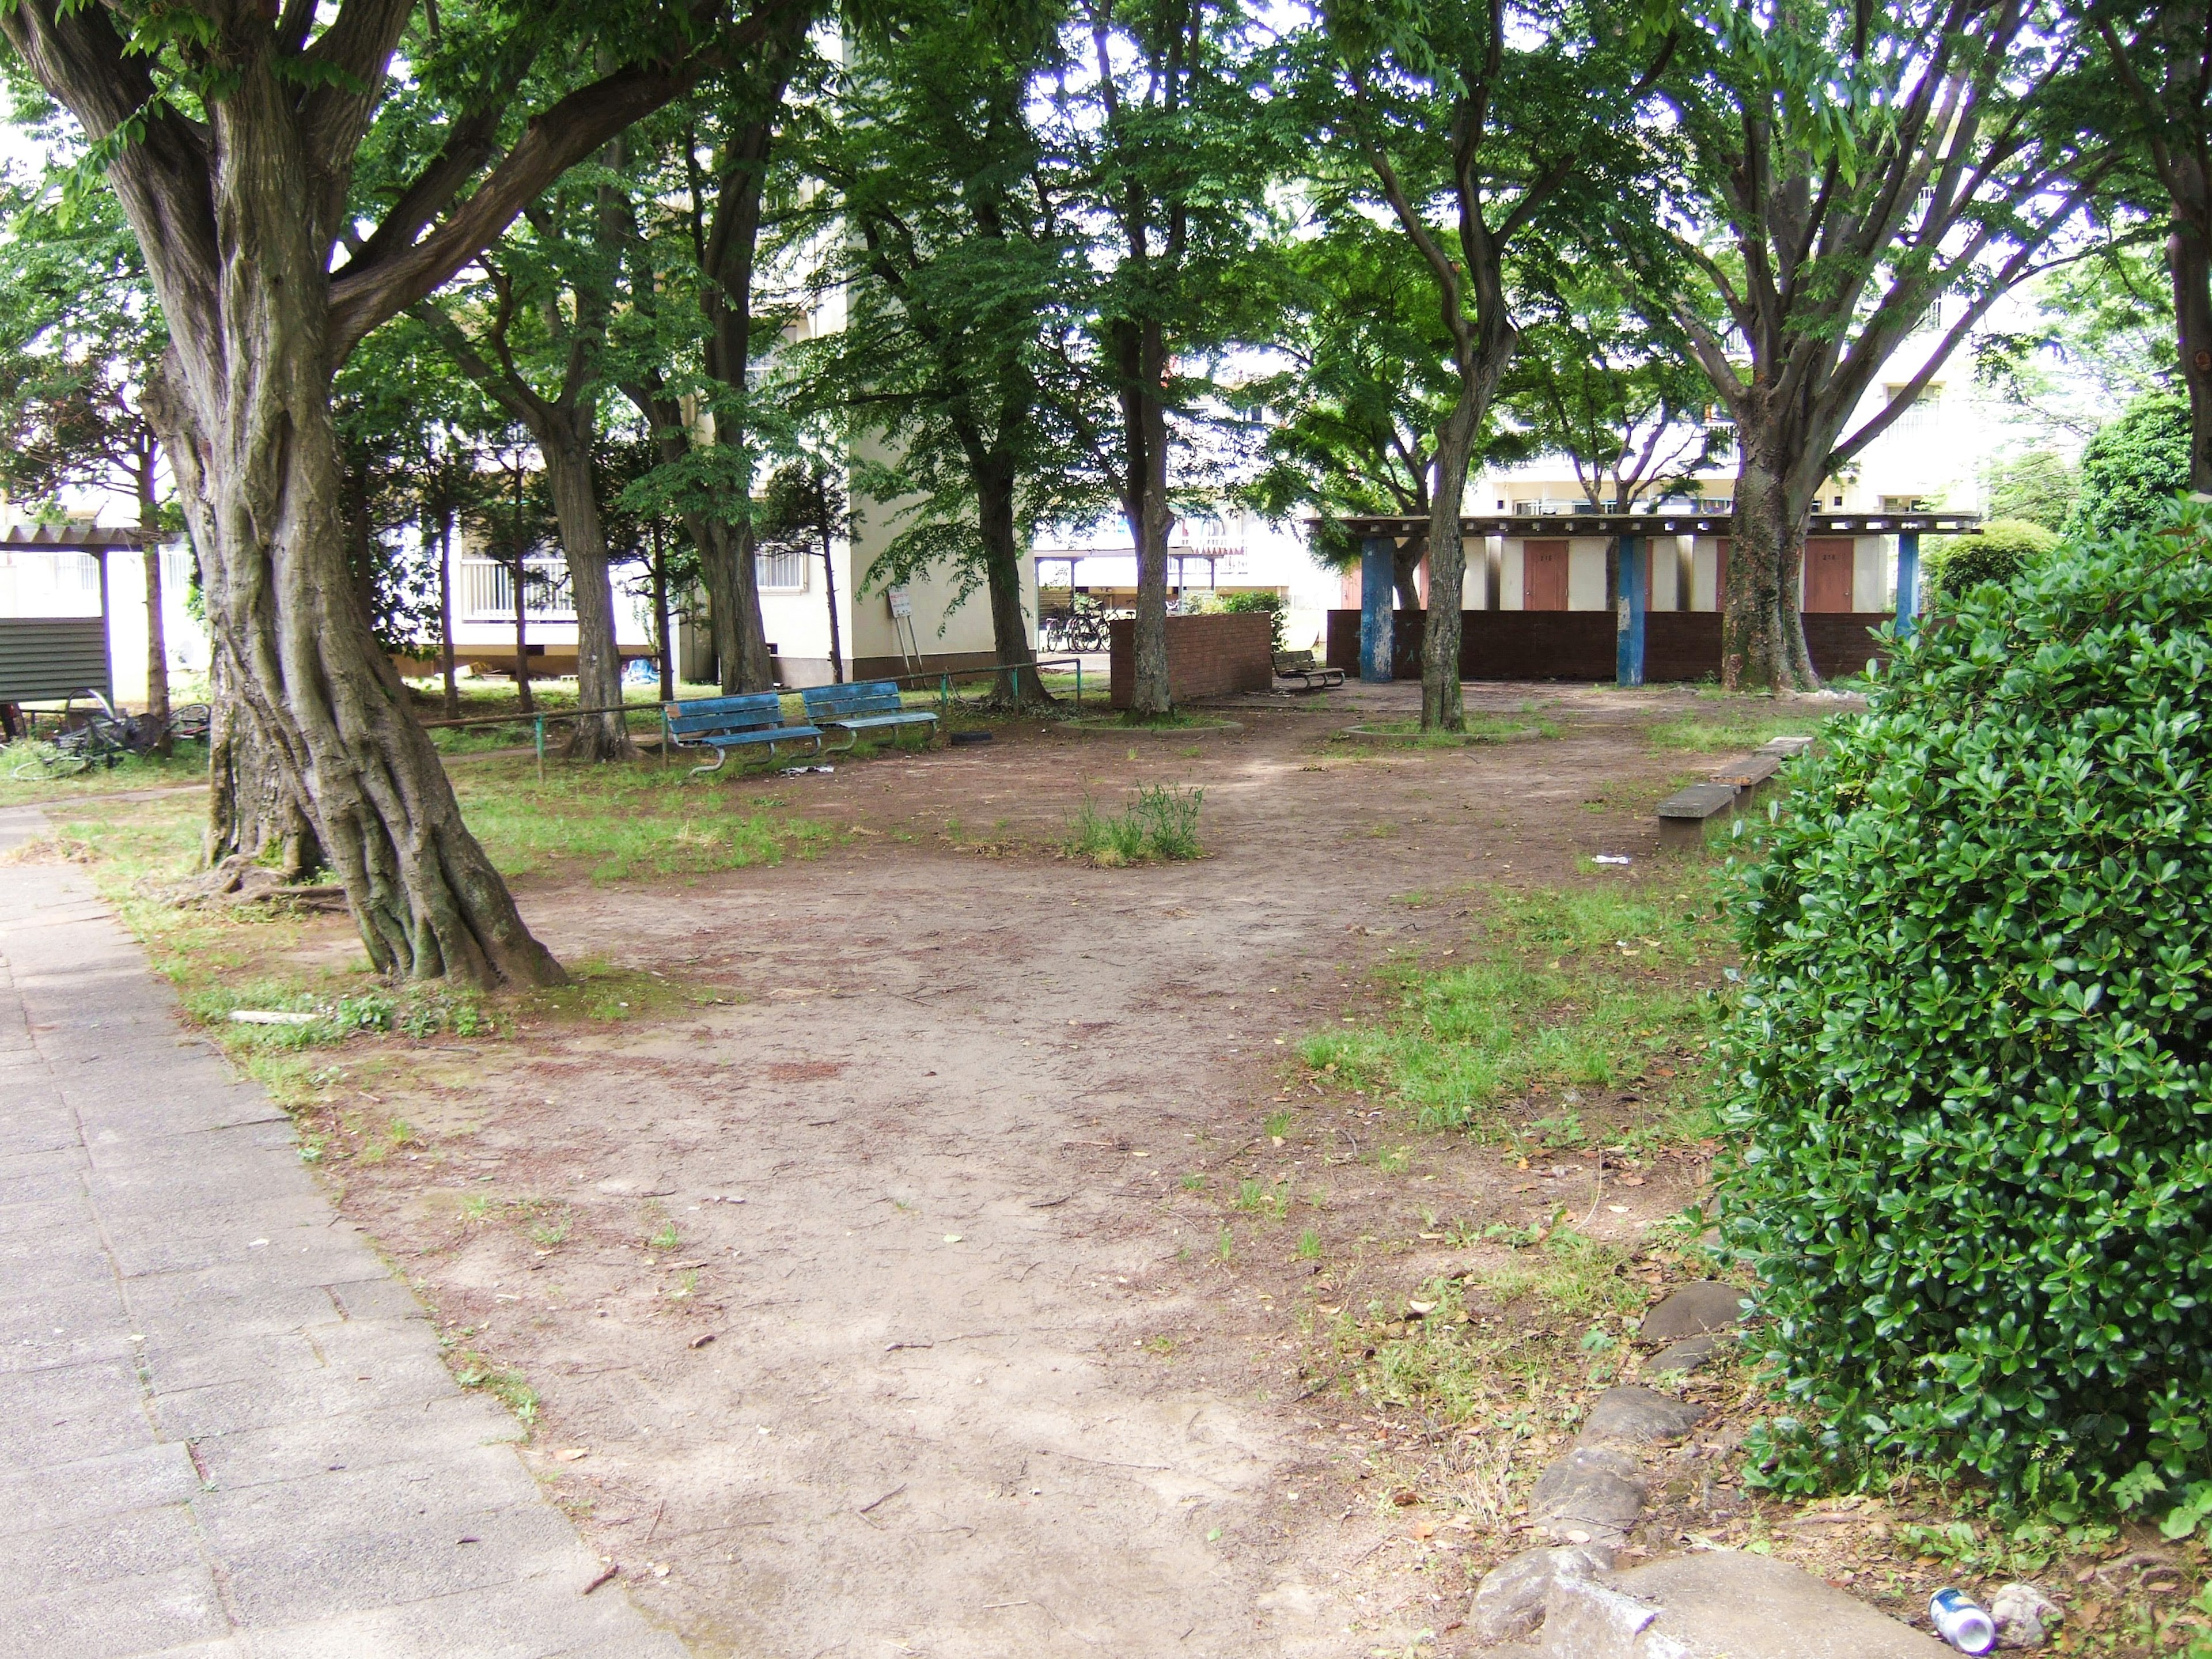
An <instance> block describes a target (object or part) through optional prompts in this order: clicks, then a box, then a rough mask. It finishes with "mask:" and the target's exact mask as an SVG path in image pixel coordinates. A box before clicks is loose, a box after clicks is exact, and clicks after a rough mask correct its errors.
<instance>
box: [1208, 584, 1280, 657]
mask: <svg viewBox="0 0 2212 1659" xmlns="http://www.w3.org/2000/svg"><path fill="white" fill-rule="evenodd" d="M1209 608H1210V609H1212V610H1215V611H1225V612H1227V613H1228V614H1230V615H1231V616H1244V615H1249V614H1251V613H1252V612H1255V611H1258V612H1261V613H1262V614H1264V615H1265V616H1266V617H1267V648H1268V649H1269V650H1271V651H1280V650H1281V649H1282V648H1283V618H1284V617H1285V616H1286V615H1287V614H1288V613H1289V611H1290V606H1289V605H1288V604H1287V603H1286V602H1285V599H1284V598H1283V596H1282V595H1281V594H1280V593H1278V592H1275V590H1274V589H1273V588H1272V587H1263V588H1260V589H1258V590H1256V591H1255V592H1249V593H1221V594H1217V595H1216V596H1215V597H1214V599H1213V603H1212V605H1211V606H1210V607H1209Z"/></svg>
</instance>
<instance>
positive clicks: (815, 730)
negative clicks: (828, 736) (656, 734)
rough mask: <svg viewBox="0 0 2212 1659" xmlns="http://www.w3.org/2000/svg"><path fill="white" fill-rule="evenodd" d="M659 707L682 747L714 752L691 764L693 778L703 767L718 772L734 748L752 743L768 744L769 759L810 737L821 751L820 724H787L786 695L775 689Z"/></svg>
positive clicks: (817, 751) (814, 751)
mask: <svg viewBox="0 0 2212 1659" xmlns="http://www.w3.org/2000/svg"><path fill="white" fill-rule="evenodd" d="M660 712H661V714H662V716H663V717H664V718H665V720H667V721H668V736H669V740H670V741H671V742H672V743H674V744H676V745H677V746H678V748H680V749H712V750H714V763H713V764H711V765H708V766H695V767H693V768H692V769H691V775H693V776H694V777H696V776H697V775H699V774H700V773H702V772H719V771H720V770H721V769H722V763H723V762H724V761H726V760H727V759H728V758H729V757H730V750H732V749H742V748H744V747H745V746H746V745H747V744H756V743H758V744H767V745H768V752H769V759H771V760H773V759H774V758H775V746H776V744H779V743H799V742H803V741H811V743H812V744H813V745H814V747H813V749H812V750H810V751H809V752H810V753H812V754H817V755H818V754H820V753H821V752H822V728H821V727H820V726H787V725H785V724H784V720H783V699H782V698H781V697H780V696H777V695H776V694H775V692H773V691H754V692H749V693H747V694H746V695H745V696H741V697H695V698H694V699H692V700H691V701H690V702H668V703H663V704H662V705H661V706H660Z"/></svg>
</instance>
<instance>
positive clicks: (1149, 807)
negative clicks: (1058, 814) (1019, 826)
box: [1066, 783, 1206, 866]
mask: <svg viewBox="0 0 2212 1659" xmlns="http://www.w3.org/2000/svg"><path fill="white" fill-rule="evenodd" d="M1205 799H1206V791H1204V790H1203V789H1186V788H1183V787H1181V786H1179V785H1176V784H1172V783H1148V784H1145V785H1142V786H1140V787H1139V789H1138V790H1137V798H1136V799H1135V800H1133V801H1132V802H1131V803H1130V804H1129V805H1128V806H1127V809H1126V810H1124V811H1120V812H1110V813H1109V812H1101V811H1099V810H1098V809H1097V806H1095V805H1092V804H1091V802H1089V801H1087V800H1086V801H1085V802H1084V803H1083V809H1082V811H1080V812H1079V813H1077V815H1076V818H1075V822H1074V823H1073V826H1072V827H1071V829H1070V830H1069V833H1068V838H1067V842H1066V850H1067V851H1068V852H1069V853H1070V854H1073V855H1074V856H1076V857H1078V858H1087V859H1089V860H1091V861H1092V862H1093V863H1094V864H1102V865H1106V866H1117V865H1127V864H1143V863H1148V862H1151V861H1153V860H1170V859H1194V858H1198V857H1200V856H1201V855H1202V854H1204V852H1205V848H1202V847H1200V845H1199V840H1198V813H1199V808H1200V805H1202V804H1203V803H1204V802H1205Z"/></svg>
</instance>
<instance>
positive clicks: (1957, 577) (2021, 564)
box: [1928, 519, 2058, 605]
mask: <svg viewBox="0 0 2212 1659" xmlns="http://www.w3.org/2000/svg"><path fill="white" fill-rule="evenodd" d="M1933 539H1935V540H1936V546H1935V547H1934V548H1932V549H1931V550H1929V557H1928V565H1929V589H1930V591H1931V592H1933V593H1934V594H1935V595H1936V597H1937V598H1939V599H1942V600H1944V601H1945V602H1946V604H1947V605H1949V604H1955V603H1956V602H1957V600H1958V599H1959V597H1960V595H1961V594H1963V593H1965V592H1966V591H1967V590H1968V589H1969V588H1972V587H1978V586H1981V584H1982V583H1984V582H1995V583H1996V584H1997V586H2000V587H2010V586H2012V585H2013V584H2014V583H2015V582H2016V581H2018V580H2020V579H2021V575H2022V574H2024V573H2025V572H2026V571H2027V568H2028V567H2029V566H2030V565H2032V564H2033V563H2034V562H2036V561H2037V560H2038V559H2040V558H2041V557H2042V556H2044V555H2045V554H2046V553H2048V552H2050V551H2051V549H2052V548H2054V547H2056V546H2057V545H2058V538H2057V536H2056V535H2055V534H2053V533H2052V532H2050V531H2048V530H2045V528H2044V527H2043V526H2041V525H2039V524H2030V523H2029V522H2028V521H2027V520H2025V519H1991V520H1990V521H1989V522H1988V523H1987V524H1985V525H1984V526H1982V533H1981V534H1980V535H1978V536H1944V537H1941V538H1933Z"/></svg>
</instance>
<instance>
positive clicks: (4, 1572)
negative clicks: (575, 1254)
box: [0, 811, 684, 1659]
mask: <svg viewBox="0 0 2212 1659" xmlns="http://www.w3.org/2000/svg"><path fill="white" fill-rule="evenodd" d="M40 827H41V823H40V819H39V818H38V817H37V816H36V815H35V814H33V813H30V812H26V811H0V849H4V848H7V847H9V846H10V845H13V844H15V842H20V841H21V840H22V839H23V838H24V837H25V836H26V835H27V834H28V833H31V832H33V831H34V830H36V829H38V828H40ZM519 1433H520V1431H519V1429H518V1428H517V1426H516V1425H515V1422H514V1420H513V1418H511V1417H510V1416H508V1415H507V1413H506V1412H505V1411H503V1410H502V1409H501V1407H499V1406H497V1405H496V1404H495V1403H494V1402H493V1401H489V1400H487V1399H485V1398H483V1397H482V1396H481V1395H471V1394H466V1393H464V1392H463V1391H462V1390H461V1389H459V1388H458V1387H456V1386H455V1384H454V1383H453V1376H452V1375H451V1373H449V1372H448V1371H447V1369H446V1367H445V1365H444V1364H443V1363H442V1362H441V1360H440V1358H439V1357H438V1345H437V1340H436V1337H435V1334H434V1332H433V1331H432V1329H431V1326H430V1322H429V1321H428V1319H427V1318H426V1317H425V1316H424V1315H423V1312H422V1307H421V1306H420V1304H417V1303H416V1300H415V1298H414V1297H413V1296H411V1295H410V1293H409V1291H408V1290H407V1288H406V1286H405V1285H403V1284H402V1283H401V1282H400V1281H399V1280H398V1279H395V1278H394V1277H393V1276H392V1273H390V1272H389V1271H387V1270H386V1267H384V1265H383V1264H382V1262H380V1261H379V1260H378V1258H377V1256H376V1255H375V1253H374V1251H373V1250H371V1249H370V1248H369V1247H368V1243H366V1242H365V1241H364V1240H363V1239H362V1237H360V1236H359V1235H358V1234H357V1233H356V1231H355V1230H354V1229H353V1228H352V1227H351V1225H349V1224H348V1223H346V1222H343V1221H342V1220H340V1219H339V1218H338V1216H337V1212H336V1211H335V1210H334V1209H333V1208H332V1207H331V1204H330V1203H329V1201H328V1200H325V1198H324V1197H323V1196H322V1194H320V1193H319V1192H318V1191H317V1190H316V1189H315V1187H314V1185H313V1182H312V1181H311V1180H310V1178H309V1176H308V1173H307V1170H306V1169H305V1168H304V1167H303V1166H302V1165H301V1163H300V1160H299V1156H298V1152H297V1150H296V1148H295V1144H294V1139H293V1134H292V1130H291V1126H290V1125H289V1122H288V1121H286V1119H285V1116H284V1114H283V1112H281V1111H280V1110H278V1109H276V1106H275V1105H274V1104H272V1103H270V1100H269V1098H268V1097H267V1096H266V1095H265V1094H264V1092H263V1091H261V1089H260V1088H259V1087H258V1085H252V1084H251V1083H247V1082H244V1081H241V1080H240V1079H238V1078H237V1077H236V1075H235V1074H234V1073H233V1072H232V1070H231V1068H230V1066H228V1064H227V1063H226V1062H225V1061H224V1060H222V1057H221V1056H220V1055H219V1054H217V1053H216V1050H215V1049H214V1048H212V1047H210V1045H209V1044H208V1043H206V1042H204V1041H202V1040H200V1039H198V1038H196V1037H191V1036H186V1035H185V1033H184V1030H183V1029H182V1027H181V1026H180V1025H179V1022H178V1020H177V1018H176V1014H175V1000H174V998H173V996H172V995H171V994H169V991H168V989H167V986H166V985H163V984H161V983H160V982H159V981H156V980H155V978H154V977H153V976H152V975H151V974H150V973H149V970H148V969H147V966H146V963H145V959H144V957H143V955H142V954H141V952H140V951H139V950H138V948H137V945H135V944H133V943H132V941H131V939H129V937H128V936H127V935H126V934H125V933H124V931H123V929H122V927H120V926H119V925H118V923H117V921H115V919H114V918H113V916H112V915H111V914H110V912H109V911H108V910H107V908H106V906H105V905H103V904H102V903H101V902H100V901H99V900H98V899H97V898H96V897H95V896H94V893H93V891H92V888H91V885H90V884H89V883H88V881H87V880H86V879H85V878H84V876H83V874H82V872H80V871H77V870H76V869H73V868H70V867H69V866H59V865H15V866H0V1659H15V1656H19V1655H21V1656H37V1659H63V1656H67V1659H107V1656H122V1655H155V1654H159V1655H164V1656H172V1659H187V1656H190V1659H308V1656H314V1659H411V1656H417V1655H420V1656H426V1659H427V1656H438V1659H450V1656H465V1659H478V1656H482V1659H491V1656H498V1659H540V1656H552V1655H574V1656H579V1659H581V1656H587V1655H588V1656H592V1659H615V1656H624V1659H629V1656H636V1659H647V1656H651V1659H681V1656H682V1655H683V1653H684V1649H683V1646H682V1645H681V1644H679V1643H678V1642H677V1641H676V1640H675V1639H674V1638H672V1637H670V1636H667V1635H665V1634H662V1633H659V1632H656V1631H654V1630H653V1629H652V1628H651V1627H650V1626H647V1623H646V1622H645V1620H643V1619H642V1618H641V1616H640V1615H639V1613H637V1611H636V1610H635V1608H634V1607H631V1606H630V1604H629V1601H627V1600H626V1599H625V1598H624V1596H623V1592H622V1589H621V1587H620V1585H619V1584H618V1583H610V1584H608V1585H606V1586H605V1587H604V1588H602V1589H599V1590H598V1591H597V1592H596V1593H595V1594H593V1595H591V1596H590V1597H589V1598H588V1599H587V1598H586V1597H585V1596H584V1595H583V1594H582V1591H583V1589H584V1587H585V1586H586V1585H587V1584H589V1583H591V1582H592V1579H593V1578H594V1577H597V1576H598V1575H599V1572H600V1571H601V1565H600V1563H599V1560H598V1559H597V1558H595V1557H594V1556H592V1554H591V1553H588V1552H587V1551H586V1549H585V1547H584V1546H583V1545H582V1543H581V1542H580V1541H579V1540H578V1538H577V1536H576V1533H575V1530H574V1528H573V1527H571V1526H570V1525H569V1523H568V1520H567V1519H566V1518H565V1517H564V1516H562V1515H561V1514H560V1512H559V1511H558V1510H556V1509H554V1507H553V1506H552V1505H551V1504H550V1503H548V1502H547V1501H546V1500H545V1498H544V1497H543V1496H542V1495H541V1494H540V1493H539V1492H538V1487H537V1484H536V1483H535V1482H534V1481H533V1480H532V1479H531V1477H530V1475H529V1474H528V1472H527V1471H526V1469H525V1468H524V1467H523V1465H522V1462H521V1460H520V1458H518V1457H517V1456H516V1455H515V1453H514V1451H513V1447H512V1445H511V1444H510V1442H512V1441H513V1439H514V1438H515V1437H517V1436H518V1434H519Z"/></svg>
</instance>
